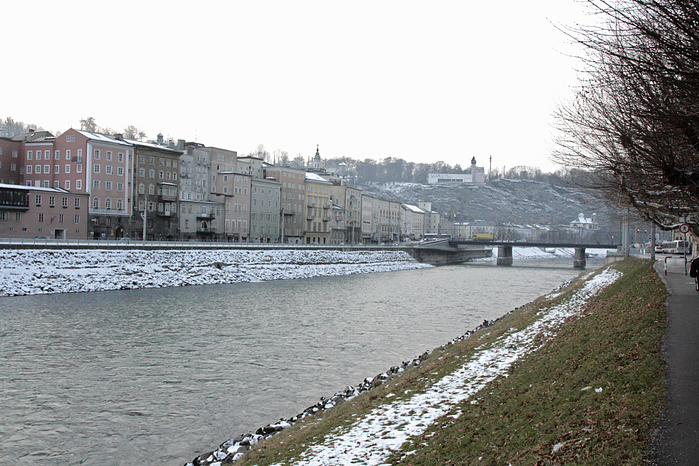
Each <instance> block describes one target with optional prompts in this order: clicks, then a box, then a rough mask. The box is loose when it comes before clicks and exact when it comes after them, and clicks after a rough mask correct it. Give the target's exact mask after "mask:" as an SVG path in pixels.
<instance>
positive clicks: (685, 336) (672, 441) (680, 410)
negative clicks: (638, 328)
mask: <svg viewBox="0 0 699 466" xmlns="http://www.w3.org/2000/svg"><path fill="white" fill-rule="evenodd" d="M663 259H664V256H660V260H659V261H658V262H657V263H656V270H658V273H659V274H660V276H661V278H663V279H664V280H665V283H666V285H667V287H668V289H669V290H670V293H671V296H670V298H668V300H667V306H668V328H667V333H666V334H665V338H664V351H665V359H666V361H667V365H668V374H667V376H668V399H667V404H666V405H665V407H664V409H663V413H662V421H661V426H660V431H659V432H658V433H657V435H655V436H654V439H653V441H652V442H651V453H650V457H649V459H650V460H651V461H652V464H654V465H658V466H666V465H692V464H699V292H697V291H696V289H695V284H694V279H693V278H691V277H690V276H689V275H685V267H684V260H682V259H680V258H673V259H668V261H667V264H668V266H667V275H665V272H664V263H663Z"/></svg>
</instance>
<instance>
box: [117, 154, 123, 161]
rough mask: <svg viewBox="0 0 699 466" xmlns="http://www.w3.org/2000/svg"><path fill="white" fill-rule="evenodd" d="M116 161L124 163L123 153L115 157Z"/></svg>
mask: <svg viewBox="0 0 699 466" xmlns="http://www.w3.org/2000/svg"><path fill="white" fill-rule="evenodd" d="M117 161H118V162H120V163H122V162H124V153H123V152H119V154H118V155H117Z"/></svg>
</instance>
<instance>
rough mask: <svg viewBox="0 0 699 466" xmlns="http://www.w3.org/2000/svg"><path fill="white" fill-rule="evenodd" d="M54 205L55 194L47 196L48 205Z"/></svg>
mask: <svg viewBox="0 0 699 466" xmlns="http://www.w3.org/2000/svg"><path fill="white" fill-rule="evenodd" d="M55 205H56V196H49V206H50V207H53V206H55Z"/></svg>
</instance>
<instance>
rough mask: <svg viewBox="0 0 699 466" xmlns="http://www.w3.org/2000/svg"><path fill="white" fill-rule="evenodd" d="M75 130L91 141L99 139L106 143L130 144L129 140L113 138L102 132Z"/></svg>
mask: <svg viewBox="0 0 699 466" xmlns="http://www.w3.org/2000/svg"><path fill="white" fill-rule="evenodd" d="M75 131H77V132H78V133H80V134H82V135H83V136H85V137H86V138H88V139H90V140H92V141H99V142H104V143H107V144H118V145H120V146H130V145H131V144H130V143H129V142H127V141H125V140H124V141H122V140H119V139H115V138H113V137H111V136H107V135H104V134H99V133H91V132H89V131H82V130H79V129H76V130H75Z"/></svg>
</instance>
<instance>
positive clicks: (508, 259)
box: [497, 246, 512, 265]
mask: <svg viewBox="0 0 699 466" xmlns="http://www.w3.org/2000/svg"><path fill="white" fill-rule="evenodd" d="M497 264H498V265H512V246H498V262H497Z"/></svg>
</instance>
